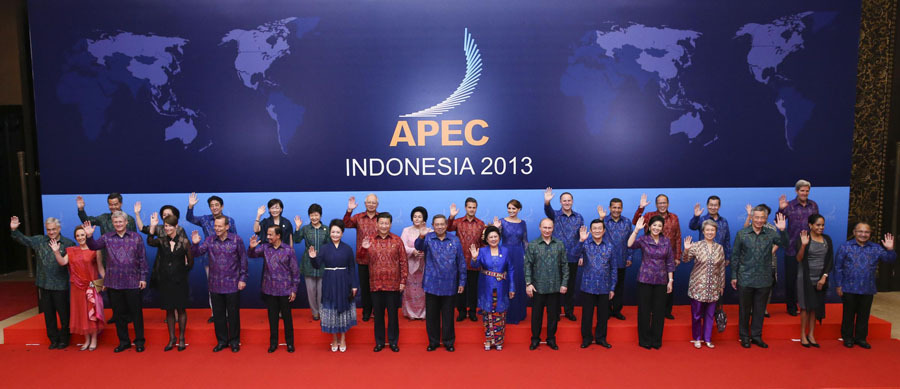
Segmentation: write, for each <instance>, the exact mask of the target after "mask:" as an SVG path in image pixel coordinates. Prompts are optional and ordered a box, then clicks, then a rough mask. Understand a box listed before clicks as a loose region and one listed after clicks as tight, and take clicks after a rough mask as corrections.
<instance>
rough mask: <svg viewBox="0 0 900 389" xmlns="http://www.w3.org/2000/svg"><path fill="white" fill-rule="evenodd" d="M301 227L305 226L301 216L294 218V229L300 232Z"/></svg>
mask: <svg viewBox="0 0 900 389" xmlns="http://www.w3.org/2000/svg"><path fill="white" fill-rule="evenodd" d="M301 225H303V219H301V218H300V215H297V216H294V227H295V228H296V229H298V230H299V229H300V226H301Z"/></svg>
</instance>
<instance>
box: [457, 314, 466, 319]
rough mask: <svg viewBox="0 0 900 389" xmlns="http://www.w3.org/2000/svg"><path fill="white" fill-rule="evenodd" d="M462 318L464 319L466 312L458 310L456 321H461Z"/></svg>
mask: <svg viewBox="0 0 900 389" xmlns="http://www.w3.org/2000/svg"><path fill="white" fill-rule="evenodd" d="M463 320H466V313H465V312H460V313H459V315H457V316H456V321H463Z"/></svg>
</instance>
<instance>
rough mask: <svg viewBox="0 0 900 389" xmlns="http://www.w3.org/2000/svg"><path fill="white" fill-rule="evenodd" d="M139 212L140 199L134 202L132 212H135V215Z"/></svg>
mask: <svg viewBox="0 0 900 389" xmlns="http://www.w3.org/2000/svg"><path fill="white" fill-rule="evenodd" d="M140 213H141V202H140V201H135V202H134V214H135V215H138V214H140Z"/></svg>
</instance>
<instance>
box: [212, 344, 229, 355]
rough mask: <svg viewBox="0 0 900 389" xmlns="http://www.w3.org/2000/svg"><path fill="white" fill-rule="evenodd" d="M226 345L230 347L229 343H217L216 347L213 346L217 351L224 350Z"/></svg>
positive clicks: (215, 351) (214, 350)
mask: <svg viewBox="0 0 900 389" xmlns="http://www.w3.org/2000/svg"><path fill="white" fill-rule="evenodd" d="M225 347H228V345H227V344H217V345H216V347H213V352H214V353H217V352H219V351H222V350H224V349H225Z"/></svg>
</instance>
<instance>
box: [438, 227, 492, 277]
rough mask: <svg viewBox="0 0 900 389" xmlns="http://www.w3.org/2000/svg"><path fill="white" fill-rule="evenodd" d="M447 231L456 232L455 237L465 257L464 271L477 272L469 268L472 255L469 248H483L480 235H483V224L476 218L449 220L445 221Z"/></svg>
mask: <svg viewBox="0 0 900 389" xmlns="http://www.w3.org/2000/svg"><path fill="white" fill-rule="evenodd" d="M447 231H456V237H457V238H459V242H460V243H462V246H463V256H464V257H466V269H467V270H478V269H475V268H473V267H471V266H469V264H470V263H472V253H471V252H469V247H472V245H473V244H474V245H475V248H481V246H484V242H482V240H481V239H482V236H481V235H482V234H483V233H484V222H483V221H481V219H479V218H477V217H475V218H472V220H469V219H468V218H466V217H463V218H461V219H450V220H448V221H447Z"/></svg>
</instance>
